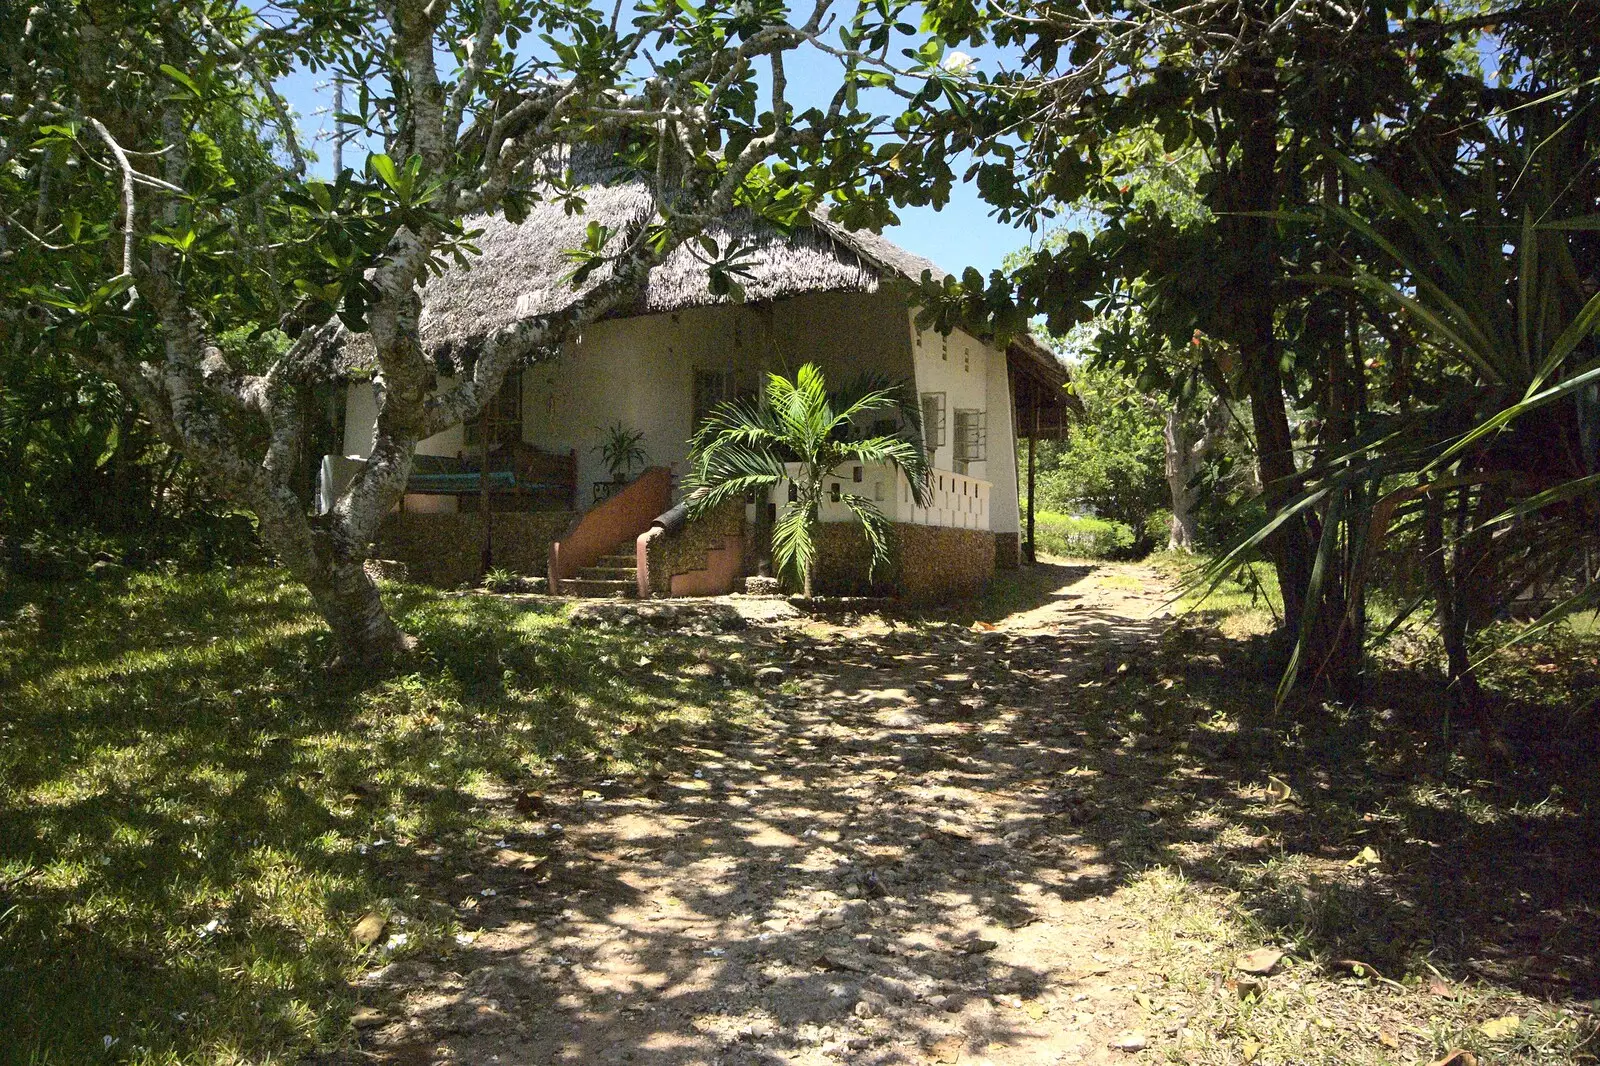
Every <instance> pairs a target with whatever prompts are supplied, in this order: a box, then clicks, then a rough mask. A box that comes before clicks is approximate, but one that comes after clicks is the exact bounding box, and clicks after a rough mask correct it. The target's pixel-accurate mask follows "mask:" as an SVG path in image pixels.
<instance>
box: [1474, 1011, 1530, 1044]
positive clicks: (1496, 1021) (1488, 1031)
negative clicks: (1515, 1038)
mask: <svg viewBox="0 0 1600 1066" xmlns="http://www.w3.org/2000/svg"><path fill="white" fill-rule="evenodd" d="M1520 1028H1522V1019H1521V1018H1520V1017H1518V1016H1517V1015H1515V1014H1503V1015H1501V1016H1500V1017H1498V1018H1491V1019H1490V1020H1489V1021H1486V1022H1484V1023H1483V1024H1482V1025H1480V1026H1478V1032H1480V1033H1482V1034H1483V1035H1484V1036H1486V1037H1488V1038H1489V1039H1490V1040H1504V1039H1506V1038H1507V1037H1509V1036H1512V1035H1514V1034H1515V1033H1516V1031H1517V1030H1518V1029H1520Z"/></svg>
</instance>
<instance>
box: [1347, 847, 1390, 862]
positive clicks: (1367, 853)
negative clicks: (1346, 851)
mask: <svg viewBox="0 0 1600 1066" xmlns="http://www.w3.org/2000/svg"><path fill="white" fill-rule="evenodd" d="M1382 861H1383V860H1382V859H1381V858H1380V857H1379V855H1378V851H1377V849H1376V848H1374V847H1372V845H1370V844H1369V845H1367V846H1366V847H1364V848H1362V849H1361V850H1360V851H1358V852H1356V857H1355V858H1353V859H1351V860H1350V861H1349V863H1347V864H1346V865H1349V866H1376V865H1378V863H1380V862H1382Z"/></svg>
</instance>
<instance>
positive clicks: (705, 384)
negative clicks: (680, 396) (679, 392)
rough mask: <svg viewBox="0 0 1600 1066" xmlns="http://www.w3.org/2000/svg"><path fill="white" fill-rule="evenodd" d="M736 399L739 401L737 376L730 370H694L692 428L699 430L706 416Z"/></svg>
mask: <svg viewBox="0 0 1600 1066" xmlns="http://www.w3.org/2000/svg"><path fill="white" fill-rule="evenodd" d="M736 399H739V392H738V388H737V376H736V375H735V374H734V372H733V371H732V370H728V369H720V370H701V369H699V368H696V369H695V372H694V422H693V424H692V425H693V428H694V429H699V428H700V423H702V422H704V421H705V420H706V416H708V415H710V414H711V412H712V411H714V410H716V408H717V405H718V404H722V403H727V402H728V401H729V400H736Z"/></svg>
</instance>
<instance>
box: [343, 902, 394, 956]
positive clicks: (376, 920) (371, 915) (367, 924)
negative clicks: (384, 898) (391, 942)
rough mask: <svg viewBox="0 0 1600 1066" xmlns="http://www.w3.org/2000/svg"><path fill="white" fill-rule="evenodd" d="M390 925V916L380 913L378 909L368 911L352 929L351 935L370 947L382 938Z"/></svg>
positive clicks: (362, 944)
mask: <svg viewBox="0 0 1600 1066" xmlns="http://www.w3.org/2000/svg"><path fill="white" fill-rule="evenodd" d="M388 925H389V918H388V916H387V915H385V914H380V913H379V912H378V911H368V912H367V913H366V914H364V915H362V916H361V920H360V921H358V922H357V923H356V924H355V925H354V926H353V927H352V928H351V929H350V935H351V936H352V937H354V938H355V942H356V943H357V944H360V945H361V946H362V947H364V948H370V947H371V946H372V945H374V944H376V943H377V942H378V940H379V939H380V938H382V936H383V931H384V929H385V928H387V927H388Z"/></svg>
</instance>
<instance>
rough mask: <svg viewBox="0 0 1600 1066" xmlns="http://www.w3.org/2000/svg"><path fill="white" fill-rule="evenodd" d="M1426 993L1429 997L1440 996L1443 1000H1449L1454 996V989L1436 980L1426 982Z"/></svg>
mask: <svg viewBox="0 0 1600 1066" xmlns="http://www.w3.org/2000/svg"><path fill="white" fill-rule="evenodd" d="M1428 992H1429V994H1430V995H1435V996H1440V997H1442V998H1445V999H1449V998H1450V997H1451V996H1454V995H1455V994H1456V992H1455V989H1453V988H1451V987H1450V986H1449V985H1448V984H1446V983H1445V982H1443V981H1440V980H1438V979H1435V980H1432V981H1429V982H1428Z"/></svg>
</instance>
